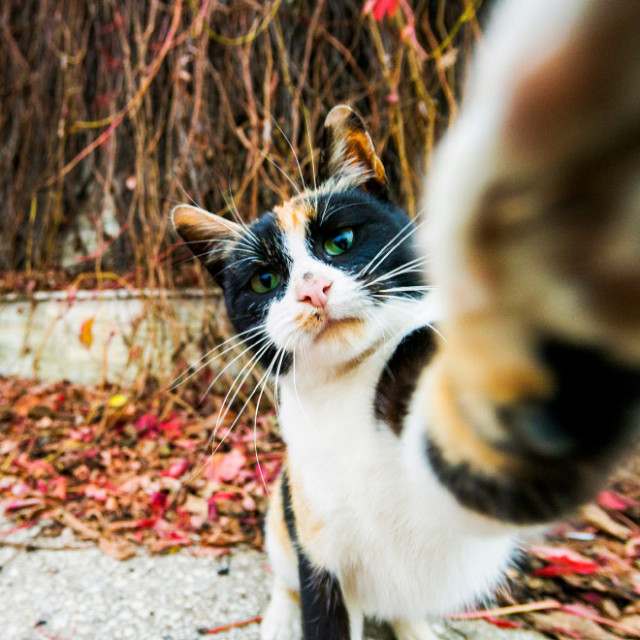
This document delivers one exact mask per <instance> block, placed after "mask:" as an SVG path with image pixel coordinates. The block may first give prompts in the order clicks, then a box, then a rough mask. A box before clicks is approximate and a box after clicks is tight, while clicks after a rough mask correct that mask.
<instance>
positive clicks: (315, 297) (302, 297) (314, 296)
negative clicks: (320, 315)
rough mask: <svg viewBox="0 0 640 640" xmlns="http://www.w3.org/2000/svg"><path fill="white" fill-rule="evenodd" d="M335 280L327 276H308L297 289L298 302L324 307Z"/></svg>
mask: <svg viewBox="0 0 640 640" xmlns="http://www.w3.org/2000/svg"><path fill="white" fill-rule="evenodd" d="M332 284H333V282H332V281H331V280H329V279H327V278H308V279H306V280H305V281H304V282H303V283H302V284H301V285H300V286H299V287H298V290H297V293H298V302H308V303H309V304H311V305H313V306H314V307H317V308H318V309H324V308H325V307H326V306H327V302H329V289H331V285H332Z"/></svg>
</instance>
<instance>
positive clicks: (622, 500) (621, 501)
mask: <svg viewBox="0 0 640 640" xmlns="http://www.w3.org/2000/svg"><path fill="white" fill-rule="evenodd" d="M598 504H599V505H600V506H601V507H604V508H605V509H614V510H616V511H624V510H625V509H628V508H629V507H638V506H640V503H639V502H638V501H637V500H633V499H632V498H628V497H627V496H623V495H621V494H620V493H618V492H617V491H601V492H600V493H599V494H598Z"/></svg>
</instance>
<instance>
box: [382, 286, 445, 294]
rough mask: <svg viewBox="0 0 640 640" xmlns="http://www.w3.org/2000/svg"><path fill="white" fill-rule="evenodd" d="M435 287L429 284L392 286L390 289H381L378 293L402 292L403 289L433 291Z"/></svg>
mask: <svg viewBox="0 0 640 640" xmlns="http://www.w3.org/2000/svg"><path fill="white" fill-rule="evenodd" d="M432 289H433V287H430V286H429V285H414V286H410V287H391V288H390V289H380V290H379V291H378V293H400V292H402V291H431V290H432Z"/></svg>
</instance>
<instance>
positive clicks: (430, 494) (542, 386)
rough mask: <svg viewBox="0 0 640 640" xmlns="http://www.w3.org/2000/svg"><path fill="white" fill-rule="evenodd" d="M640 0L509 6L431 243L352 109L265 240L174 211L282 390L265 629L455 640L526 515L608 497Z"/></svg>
mask: <svg viewBox="0 0 640 640" xmlns="http://www.w3.org/2000/svg"><path fill="white" fill-rule="evenodd" d="M605 4H606V6H607V9H606V11H605V10H604V9H603V6H604V5H605ZM639 7H640V4H639V3H633V2H624V1H621V2H619V3H616V4H615V5H612V4H609V3H601V4H599V3H598V2H594V1H589V0H582V1H579V0H512V1H511V2H506V3H504V7H503V8H502V9H501V11H500V12H499V15H498V16H497V17H496V20H495V21H494V26H493V27H491V28H490V29H489V32H488V34H487V38H486V43H485V48H484V51H483V52H482V53H481V55H480V56H479V59H478V61H477V63H476V68H475V71H474V72H473V73H472V76H471V82H470V87H469V93H468V97H467V102H466V103H464V104H463V108H462V110H461V114H460V118H459V120H458V122H457V123H456V125H455V126H454V128H453V130H452V131H451V132H450V134H449V135H448V136H447V138H446V139H445V141H444V143H443V145H442V147H441V149H440V150H439V152H438V154H437V155H436V158H435V163H434V167H433V170H432V172H431V175H430V178H429V183H428V185H427V194H428V195H427V200H426V205H427V207H426V208H427V211H428V214H429V216H430V224H429V228H428V232H427V233H426V235H425V236H424V237H423V239H422V244H420V243H416V242H415V236H416V235H417V234H416V233H415V231H416V229H417V228H418V226H420V225H414V224H413V223H412V222H411V221H409V219H408V218H407V216H406V215H405V214H404V213H403V212H402V211H401V210H400V209H398V208H397V207H396V206H394V205H393V204H392V203H391V202H390V201H389V199H388V195H387V179H386V174H385V171H384V168H383V166H382V163H381V161H380V159H379V158H378V157H377V155H376V153H375V150H374V147H373V144H372V141H371V138H370V136H369V134H368V133H367V131H366V129H365V127H364V124H363V122H362V120H361V119H360V118H359V117H358V116H357V115H356V114H355V112H354V111H352V110H351V109H350V108H348V107H346V106H339V107H336V108H334V109H333V110H332V111H331V112H330V113H329V115H328V116H327V119H326V122H325V136H324V143H323V148H322V153H321V161H320V166H319V184H318V186H317V188H314V189H306V190H305V191H303V192H301V193H299V194H297V195H296V196H295V197H293V198H292V199H291V200H289V201H287V202H285V203H282V204H280V205H279V206H276V207H274V209H273V210H272V211H270V212H267V213H266V214H264V215H263V216H262V217H260V218H259V219H258V220H256V221H255V222H254V223H253V224H251V226H249V227H246V226H244V225H240V224H236V223H234V222H230V221H228V220H226V219H223V218H220V217H217V216H214V215H212V214H209V213H207V212H205V211H203V210H200V209H197V208H195V207H191V206H186V205H185V206H180V207H178V208H176V209H175V210H174V213H173V220H174V225H175V228H176V229H177V231H178V233H179V234H180V235H181V236H182V237H183V238H184V239H185V240H186V241H188V242H189V243H190V245H189V246H191V247H203V246H206V248H207V249H206V251H204V252H203V253H201V254H200V255H199V257H200V258H201V259H202V260H203V262H204V264H205V265H206V267H207V268H208V270H209V271H210V273H211V274H212V276H213V277H214V278H215V279H216V281H217V282H218V283H219V284H220V285H221V287H222V290H223V293H224V297H225V301H226V305H227V310H228V314H229V318H230V320H231V322H232V323H233V325H234V327H235V329H236V330H237V332H238V335H239V336H240V337H241V338H242V339H243V340H244V342H246V343H247V344H248V345H249V346H250V347H251V348H252V349H253V352H254V355H255V358H256V359H258V360H259V361H260V362H261V363H262V364H263V366H264V367H265V368H266V370H267V371H270V372H272V373H274V374H276V377H277V380H278V385H279V399H280V407H279V419H280V424H281V429H282V435H283V438H284V440H285V441H286V443H287V452H288V453H287V461H286V464H285V468H284V471H283V474H282V477H281V479H280V482H279V484H278V486H277V487H276V488H275V489H274V490H272V503H271V506H270V510H269V514H268V518H267V532H266V533H267V537H266V546H267V551H268V553H269V557H270V560H271V564H272V567H273V570H274V574H275V580H274V587H273V592H272V597H271V602H270V604H269V607H268V609H267V612H266V613H265V616H264V621H263V623H262V627H261V638H262V640H297V639H298V638H300V637H301V635H304V638H305V639H306V640H320V639H322V640H358V639H359V638H361V637H362V625H363V618H364V616H372V617H375V618H377V619H379V620H385V621H388V622H389V623H390V624H391V626H392V627H393V630H394V633H395V635H396V637H397V638H398V640H425V639H428V638H432V637H433V635H432V633H431V631H430V628H429V626H428V624H427V623H426V622H425V620H426V619H427V618H429V617H433V616H441V615H443V614H446V613H447V612H450V611H452V610H455V609H459V608H461V607H464V606H465V605H468V604H471V603H473V602H474V601H476V600H477V599H478V598H481V597H483V596H485V595H486V594H487V593H489V592H490V591H491V589H492V588H494V587H495V586H496V585H497V584H498V583H499V582H500V581H501V576H502V575H503V571H504V568H505V567H506V566H507V564H508V563H509V561H510V559H511V558H512V556H513V553H514V550H515V549H516V547H517V544H518V540H519V536H520V535H521V532H522V529H523V526H528V525H536V524H539V523H545V522H549V521H551V520H552V519H554V518H557V517H558V516H559V515H561V514H563V513H565V512H566V511H568V510H569V509H571V508H573V507H575V506H576V505H578V504H580V503H581V502H584V501H585V500H587V499H588V498H589V497H590V496H591V495H592V493H593V491H595V490H596V488H597V487H598V486H600V484H601V483H602V482H603V481H604V478H605V477H606V475H607V473H608V472H609V471H610V469H611V465H612V464H613V463H614V462H615V460H617V459H618V457H619V455H620V451H621V449H622V448H624V446H627V445H628V443H629V442H630V439H631V438H632V436H633V433H634V428H635V426H636V425H637V422H638V420H637V415H638V406H639V405H638V398H640V308H639V307H638V300H640V234H639V233H637V232H638V226H639V224H640V223H639V220H640V189H638V186H637V185H638V184H640V179H639V175H638V166H640V165H638V163H637V162H635V161H636V160H637V157H638V155H640V154H639V153H638V151H639V148H640V145H638V137H637V136H635V133H637V132H638V131H640V126H637V125H639V124H640V108H638V107H640V105H638V94H637V93H634V92H633V91H630V90H629V88H628V84H629V79H631V80H633V83H632V87H638V86H640V84H639V83H638V80H639V79H640V62H639V61H638V56H637V55H636V56H633V55H632V54H633V52H634V51H636V52H637V50H638V49H637V46H638V44H639V41H640V34H639V33H638V29H637V25H638V24H640V15H639V13H640V9H639ZM550 16H552V17H553V20H551V21H550V22H549V17H550ZM629 25H635V28H634V27H630V26H629ZM514 32H515V33H516V34H517V35H518V37H514V36H513V33H514ZM612 42H615V43H616V45H615V46H612V45H611V43H612ZM587 45H588V46H587ZM585 47H586V48H585ZM612 49H613V50H614V51H613V54H612V53H611V51H612ZM599 56H601V57H602V56H604V59H605V60H607V62H608V66H607V73H606V74H602V73H601V72H600V70H599V62H598V60H599ZM554 74H559V75H557V76H556V75H554ZM605 76H606V77H605ZM612 77H613V78H614V79H617V80H618V81H619V82H618V84H615V83H614V84H613V85H611V83H610V82H609V81H610V79H611V78H612ZM541 78H543V79H544V81H541ZM576 78H577V79H576ZM574 80H575V82H574ZM623 80H624V81H625V82H626V84H625V82H623ZM593 88H595V89H596V90H599V91H600V93H599V94H598V95H601V96H602V95H603V92H604V89H605V88H606V90H607V91H608V92H609V93H608V94H607V99H606V100H604V104H605V107H606V109H608V110H609V111H607V112H605V111H603V101H602V100H600V101H593V100H590V99H589V95H590V93H589V92H590V91H591V90H592V89H593ZM532 104H533V105H538V110H536V108H535V106H532ZM541 105H544V109H543V110H544V112H545V116H549V117H551V118H553V119H557V120H558V121H559V122H561V123H562V126H560V127H558V126H550V125H549V123H548V122H547V121H546V120H545V119H544V118H543V117H542V116H541V115H540V113H539V109H541V108H542V107H541ZM629 105H631V106H632V107H633V108H630V107H629ZM634 109H635V111H634ZM611 113H613V114H615V115H616V116H619V117H617V119H616V118H613V119H610V118H607V115H610V114H611ZM574 117H575V118H577V121H578V125H579V126H577V127H576V126H574V123H573V120H572V118H574ZM553 121H554V120H552V122H553ZM585 130H586V131H588V132H589V133H590V134H593V135H589V136H586V137H585V138H583V137H582V136H579V135H576V132H578V133H582V132H584V131H585ZM629 132H635V133H634V136H635V137H634V136H631V135H628V134H629ZM631 160H633V162H631ZM612 167H614V168H615V172H614V174H615V176H614V177H612ZM576 221H579V225H578V226H577V227H576V225H577V222H576ZM634 230H635V233H636V235H634V233H633V232H634ZM425 243H426V244H425ZM596 243H601V246H602V247H603V250H604V253H601V254H598V255H596V254H595V253H594V247H595V246H596ZM425 246H427V247H428V250H425ZM425 255H428V256H429V257H430V259H432V260H433V262H432V263H429V265H428V269H429V271H430V273H431V274H432V278H433V280H434V281H435V283H436V284H437V285H438V288H437V289H436V290H435V291H433V292H432V291H430V290H429V287H428V286H427V285H426V283H425V278H424V276H423V273H424V271H425V269H424V267H425V262H426V260H425V258H424V256H425ZM603 256H604V258H603ZM605 425H606V428H605Z"/></svg>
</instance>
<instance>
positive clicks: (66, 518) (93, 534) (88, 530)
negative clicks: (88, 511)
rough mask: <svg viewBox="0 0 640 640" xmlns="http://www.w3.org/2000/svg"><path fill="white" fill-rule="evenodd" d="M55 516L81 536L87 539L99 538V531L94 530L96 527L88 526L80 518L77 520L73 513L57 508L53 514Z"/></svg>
mask: <svg viewBox="0 0 640 640" xmlns="http://www.w3.org/2000/svg"><path fill="white" fill-rule="evenodd" d="M55 517H56V519H57V520H59V521H60V522H62V524H64V525H66V526H67V527H69V528H70V529H72V530H73V531H75V533H77V534H78V535H80V536H81V537H82V538H87V539H89V540H98V539H99V538H100V533H99V532H98V531H96V529H94V528H93V527H90V526H89V525H88V524H86V523H85V522H82V520H79V519H78V518H76V517H75V516H74V515H72V514H70V513H68V512H66V511H62V510H59V511H58V512H57V513H56V514H55Z"/></svg>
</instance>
